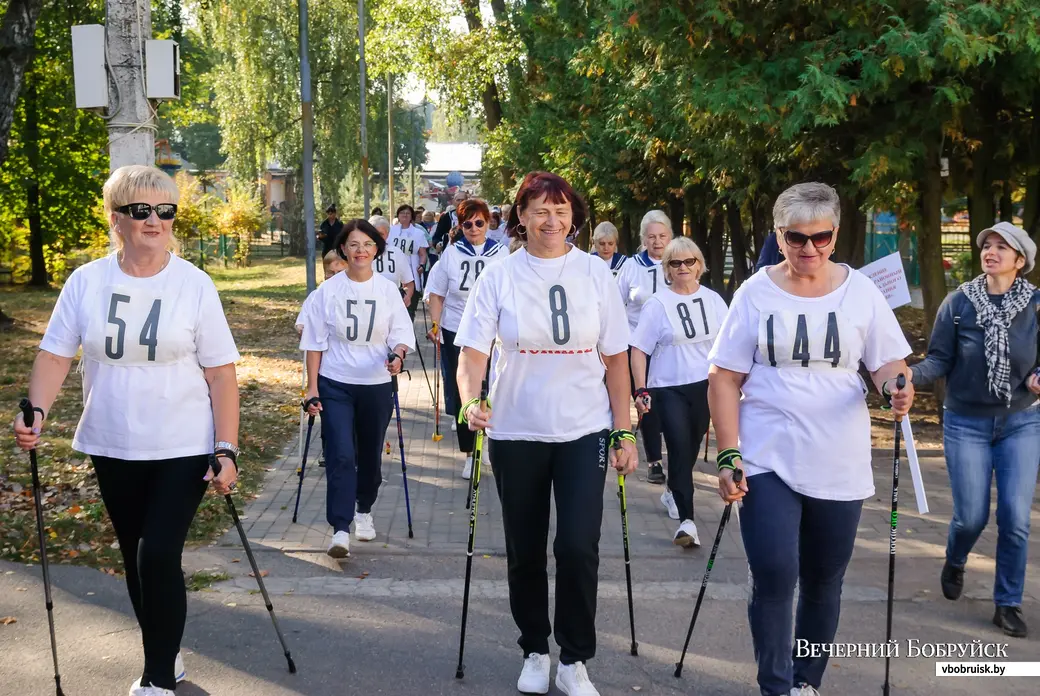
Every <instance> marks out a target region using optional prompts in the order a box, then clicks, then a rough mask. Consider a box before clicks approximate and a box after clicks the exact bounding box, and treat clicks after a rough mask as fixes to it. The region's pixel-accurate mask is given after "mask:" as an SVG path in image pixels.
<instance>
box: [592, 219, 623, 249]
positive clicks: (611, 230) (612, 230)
mask: <svg viewBox="0 0 1040 696" xmlns="http://www.w3.org/2000/svg"><path fill="white" fill-rule="evenodd" d="M601 239H613V240H614V241H615V242H616V241H617V240H618V231H617V228H616V227H614V224H613V223H611V222H601V223H599V224H598V225H596V229H595V231H593V233H592V243H593V244H597V243H598V242H599V240H601Z"/></svg>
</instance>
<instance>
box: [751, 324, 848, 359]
mask: <svg viewBox="0 0 1040 696" xmlns="http://www.w3.org/2000/svg"><path fill="white" fill-rule="evenodd" d="M849 338H851V331H850V329H849V326H848V323H847V322H846V321H845V318H844V316H842V314H841V312H812V313H805V314H799V313H795V312H782V311H778V312H763V313H762V314H761V316H760V318H759V327H758V348H759V351H760V352H761V354H762V357H763V358H764V359H765V361H766V362H768V363H769V365H771V366H772V367H802V368H813V369H833V368H848V367H849V358H848V355H849V351H848V339H849Z"/></svg>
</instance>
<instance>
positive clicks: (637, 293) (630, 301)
mask: <svg viewBox="0 0 1040 696" xmlns="http://www.w3.org/2000/svg"><path fill="white" fill-rule="evenodd" d="M616 280H617V286H618V290H620V291H621V301H622V302H624V303H625V311H626V312H627V314H628V328H629V331H635V330H636V326H638V325H639V313H640V312H641V311H642V309H643V305H644V304H645V303H646V301H647V300H649V299H650V297H651V296H652V295H653V294H654V293H656V292H657V291H658V290H660V289H661V288H664V287H665V286H666V285H668V282H667V281H666V280H665V277H664V269H663V268H661V260H660V259H657V260H655V259H652V258H650V255H649V254H648V253H646V252H645V251H641V252H639V253H638V254H636V255H635V256H633V257H632V258H631V259H629V260H628V262H626V263H625V264H624V265H623V266H621V270H620V271H618V273H617V277H616Z"/></svg>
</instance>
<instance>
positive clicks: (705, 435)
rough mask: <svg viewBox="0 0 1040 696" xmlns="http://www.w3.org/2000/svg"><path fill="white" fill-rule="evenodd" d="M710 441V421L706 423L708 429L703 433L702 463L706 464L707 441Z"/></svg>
mask: <svg viewBox="0 0 1040 696" xmlns="http://www.w3.org/2000/svg"><path fill="white" fill-rule="evenodd" d="M709 440H711V421H710V420H709V421H708V429H707V430H705V431H704V463H705V464H707V463H708V441H709Z"/></svg>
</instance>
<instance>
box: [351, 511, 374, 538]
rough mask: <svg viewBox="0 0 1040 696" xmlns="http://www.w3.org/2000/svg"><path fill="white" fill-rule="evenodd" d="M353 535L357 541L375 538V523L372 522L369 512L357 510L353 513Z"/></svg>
mask: <svg viewBox="0 0 1040 696" xmlns="http://www.w3.org/2000/svg"><path fill="white" fill-rule="evenodd" d="M354 536H355V537H357V540H358V541H372V540H373V539H375V538H376V525H375V523H374V522H372V513H371V512H359V513H356V514H355V515H354Z"/></svg>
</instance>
